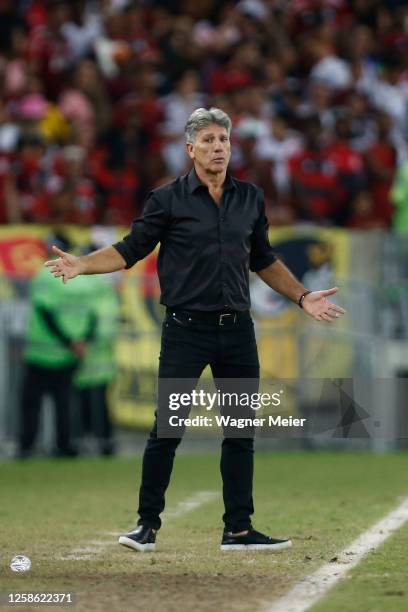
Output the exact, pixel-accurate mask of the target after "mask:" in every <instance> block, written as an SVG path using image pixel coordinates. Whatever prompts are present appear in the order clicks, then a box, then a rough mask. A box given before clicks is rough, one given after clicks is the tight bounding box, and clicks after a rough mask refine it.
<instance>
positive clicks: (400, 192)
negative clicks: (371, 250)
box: [391, 161, 408, 232]
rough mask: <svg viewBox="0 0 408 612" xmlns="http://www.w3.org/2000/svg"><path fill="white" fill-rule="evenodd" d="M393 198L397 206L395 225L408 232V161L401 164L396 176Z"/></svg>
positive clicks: (394, 218)
mask: <svg viewBox="0 0 408 612" xmlns="http://www.w3.org/2000/svg"><path fill="white" fill-rule="evenodd" d="M391 198H392V201H393V203H394V206H395V212H394V217H393V227H394V228H395V229H396V230H397V231H398V232H408V161H406V162H404V163H403V164H401V166H400V168H399V170H398V172H397V174H396V176H395V180H394V184H393V187H392V191H391Z"/></svg>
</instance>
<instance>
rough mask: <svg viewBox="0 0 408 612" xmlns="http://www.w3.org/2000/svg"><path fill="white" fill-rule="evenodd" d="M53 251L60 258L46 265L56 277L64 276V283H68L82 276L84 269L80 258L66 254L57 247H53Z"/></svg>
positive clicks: (47, 262)
mask: <svg viewBox="0 0 408 612" xmlns="http://www.w3.org/2000/svg"><path fill="white" fill-rule="evenodd" d="M52 250H53V251H54V253H55V254H56V255H59V258H58V259H51V260H50V261H46V262H45V264H44V265H45V266H47V268H49V269H50V272H51V273H52V274H53V275H54V276H55V277H58V276H62V281H63V283H67V282H68V281H69V279H71V278H75V276H78V274H82V272H83V269H82V266H81V262H80V258H79V257H76V256H75V255H70V254H69V253H65V251H61V249H59V248H58V247H56V246H53V247H52Z"/></svg>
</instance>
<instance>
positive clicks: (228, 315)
mask: <svg viewBox="0 0 408 612" xmlns="http://www.w3.org/2000/svg"><path fill="white" fill-rule="evenodd" d="M223 317H234V320H233V323H235V321H236V320H237V314H236V313H235V312H234V314H232V312H225V313H224V314H221V315H220V317H219V319H218V325H224V323H223V321H222V318H223Z"/></svg>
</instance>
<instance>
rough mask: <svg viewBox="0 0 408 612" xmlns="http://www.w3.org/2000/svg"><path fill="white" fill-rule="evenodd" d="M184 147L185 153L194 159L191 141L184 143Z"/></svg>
mask: <svg viewBox="0 0 408 612" xmlns="http://www.w3.org/2000/svg"><path fill="white" fill-rule="evenodd" d="M186 149H187V155H188V156H189V157H190V159H194V146H193V145H192V144H191V142H187V143H186Z"/></svg>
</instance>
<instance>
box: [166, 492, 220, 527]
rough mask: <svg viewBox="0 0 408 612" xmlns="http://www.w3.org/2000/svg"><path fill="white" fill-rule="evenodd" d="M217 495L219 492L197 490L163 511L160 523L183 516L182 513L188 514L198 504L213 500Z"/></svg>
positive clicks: (197, 506) (201, 504)
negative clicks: (173, 506) (171, 507)
mask: <svg viewBox="0 0 408 612" xmlns="http://www.w3.org/2000/svg"><path fill="white" fill-rule="evenodd" d="M218 495H219V494H218V493H217V492H216V491H197V493H194V495H191V496H190V497H187V499H185V500H184V501H181V502H180V503H178V504H177V506H176V507H175V508H173V509H170V510H167V512H164V513H163V517H162V523H165V522H167V521H168V520H169V519H176V518H179V517H180V516H184V514H188V512H191V511H192V510H196V509H197V508H199V507H200V506H203V505H204V504H207V503H208V502H210V501H213V500H214V499H216V498H217V497H218Z"/></svg>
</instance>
